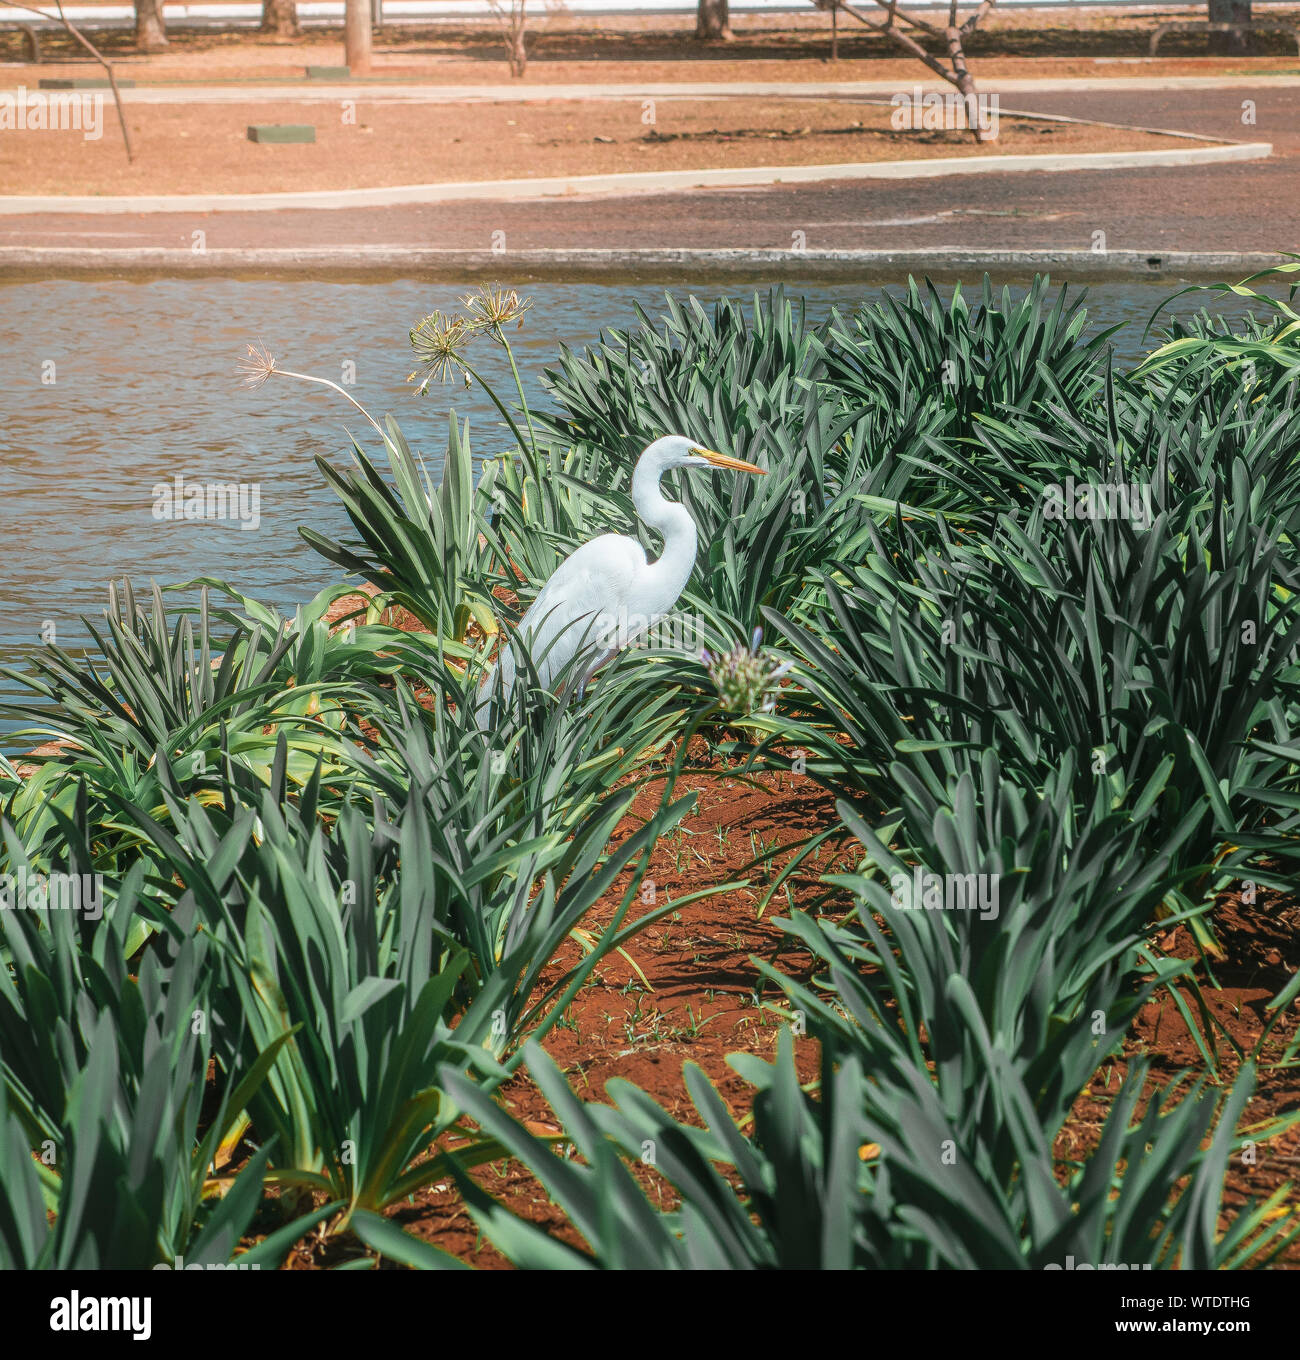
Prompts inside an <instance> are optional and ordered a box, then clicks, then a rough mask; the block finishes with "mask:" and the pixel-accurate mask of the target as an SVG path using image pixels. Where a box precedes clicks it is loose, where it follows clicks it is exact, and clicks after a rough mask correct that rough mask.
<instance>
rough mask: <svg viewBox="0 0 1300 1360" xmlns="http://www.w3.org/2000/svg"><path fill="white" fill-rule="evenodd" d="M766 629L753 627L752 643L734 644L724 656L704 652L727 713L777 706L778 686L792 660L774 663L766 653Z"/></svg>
mask: <svg viewBox="0 0 1300 1360" xmlns="http://www.w3.org/2000/svg"><path fill="white" fill-rule="evenodd" d="M762 646H763V630H762V629H761V628H755V629H754V635H753V637H752V638H750V641H749V646H748V647H745V646H738V647H733V648H732V649H731V651H729V652H723V653H722V655H721V656H713V655H712V654H711V653H710V652H701V653H700V660H701V661H702V662H703V663H704V665H705V666H706V667H707V668H708V672H709V678H710V679H711V680H712V681H713V687H714V689H716V690H717V692H718V703H719V705H720V706H721V707H722V709H723V710H724V711H725V712H727V713H739V714H744V713H770V712H771V711H772V710H773V709H774V708H775V707H776V686H777V684H778V683H779V682H780V681H781V680H782V679H783V678H784V677H785V676H786V675H787V674H788V673H789V671H790V669H791V667H792V665H793V663H792V662H789V661H783V662H781V663H780V664H779V665H775V664H773V662H772V660H771V658H770V657H768V656H766V655H764V653H763V651H762Z"/></svg>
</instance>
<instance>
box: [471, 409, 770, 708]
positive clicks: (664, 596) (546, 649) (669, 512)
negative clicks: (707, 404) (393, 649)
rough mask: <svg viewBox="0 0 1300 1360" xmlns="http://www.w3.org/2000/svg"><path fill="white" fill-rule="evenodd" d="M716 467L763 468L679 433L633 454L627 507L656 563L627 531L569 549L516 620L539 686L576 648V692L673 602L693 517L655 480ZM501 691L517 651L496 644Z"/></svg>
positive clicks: (482, 696)
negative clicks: (650, 535) (658, 542)
mask: <svg viewBox="0 0 1300 1360" xmlns="http://www.w3.org/2000/svg"><path fill="white" fill-rule="evenodd" d="M675 467H682V468H692V467H722V468H732V469H734V470H736V471H738V472H756V473H759V474H761V473H762V471H763V469H762V468H759V467H755V466H754V465H753V464H752V463H745V462H742V461H741V460H740V459H738V458H729V457H727V456H726V455H725V454H721V453H714V452H713V451H712V450H711V449H703V448H701V447H700V446H699V445H698V444H696V443H694V442H692V441H691V440H689V439H686V438H684V437H683V436H681V435H667V436H665V437H664V438H663V439H656V440H655V442H654V443H653V444H651V445H650V446H649V448H647V449H646V450H645V452H644V453H642V455H641V457H640V458H639V459H638V460H637V465H636V470H635V471H634V472H633V474H632V504H633V505H634V506H635V507H636V512H637V514H638V515H639V516H640V517H641V520H642V522H643V523H644V524H646V525H647V526H648V527H649V528H651V529H654V530H656V531H657V532H658V533H659V534H661V535H662V536H663V541H664V546H663V552H661V553H660V554H659V557H658V559H657V560H656V561H654V562H651V561H649V559H648V558H647V557H646V554H645V549H644V548H643V547H642V546H641V545H640V543H638V542H637V540H636V539H634V538H629V537H628V536H627V535H626V534H602V535H601V536H600V537H599V538H593V539H592V540H591V542H590V543H584V544H583V545H582V547H580V548H578V549H576V550H575V551H574V552H572V553H570V554H569V556H568V557H566V558H565V559H564V561H563V562H561V563H560V565H559V567H557V568H556V570H555V572H554V574H553V575H552V576H551V578H550V579H549V580H548V581H547V582H546V584H545V585H544V586H543V587H542V588H541V590H540V591H539V592H538V595H537V598H536V599H535V600H534V601H533V603H532V604H531V605H530V606H529V609H528V612H527V613H526V614H525V615H524V617H523V618H522V619H521V620H520V622H519V636H520V640H521V641H522V642H523V643H524V645H525V646H526V647H527V648H528V653H529V656H530V657H531V658H532V661H533V665H534V666H535V667H536V669H537V677H538V680H539V681H540V682H541V684H542V686H543V687H544V688H545V689H548V690H549V689H552V688H554V681H555V680H556V678H557V677H558V676H560V675H561V674H562V673H563V672H564V670H565V667H566V666H568V665H569V663H570V662H571V661H572V660H573V659H574V657H575V656H577V655H579V654H581V655H582V658H583V662H582V664H581V667H580V670H578V671H575V674H577V676H578V681H579V689H581V688H582V687H583V686H585V685H586V683H587V681H588V680H590V679H591V677H592V675H593V674H594V673H595V671H597V670H598V669H599V668H600V667H601V666H603V665H604V664H605V662H606V661H608V660H609V659H610V658H611V657H612V656H613V655H614V654H615V652H617V651H618V650H619V648H620V647H623V646H626V645H627V644H628V643H629V642H630V641H632V640H633V639H634V638H635V637H637V636H638V635H639V634H640V633H643V632H645V630H646V629H647V628H650V627H651V626H653V625H654V624H655V623H656V622H658V621H659V620H660V619H662V618H663V617H664V615H666V614H667V613H668V612H669V610H671V609H672V607H673V605H675V604H676V603H677V600H678V598H679V597H680V596H681V593H682V591H683V590H685V589H686V583H687V581H689V580H690V577H691V571H692V570H693V568H694V566H695V550H696V532H695V521H694V520H693V519H692V518H691V516H690V513H689V511H687V509H686V507H685V506H683V505H679V504H678V503H677V502H676V501H670V500H669V499H668V498H667V497H666V496H665V495H664V494H663V491H662V490H661V489H660V486H659V482H660V479H661V478H662V477H663V475H664V473H665V472H667V471H668V470H669V469H670V468H675ZM498 664H499V665H500V667H501V692H502V695H503V697H509V695H510V692H511V690H512V689H513V688H514V680H515V658H514V656H513V654H512V652H511V650H510V647H509V646H508V645H506V646H503V647H502V649H501V653H500V656H499V657H498ZM492 685H493V681H492V671H491V670H489V671H488V673H487V675H486V677H485V678H484V680H483V683H482V685H481V686H480V688H479V700H478V715H477V716H478V721H479V725H480V726H482V727H486V726H487V725H488V722H489V719H490V715H491V696H492Z"/></svg>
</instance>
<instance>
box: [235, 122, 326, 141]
mask: <svg viewBox="0 0 1300 1360" xmlns="http://www.w3.org/2000/svg"><path fill="white" fill-rule="evenodd" d="M248 140H249V141H250V142H314V141H315V140H316V129H315V128H314V127H313V126H312V125H311V124H310V123H250V124H249V126H248Z"/></svg>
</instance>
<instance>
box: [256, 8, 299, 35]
mask: <svg viewBox="0 0 1300 1360" xmlns="http://www.w3.org/2000/svg"><path fill="white" fill-rule="evenodd" d="M301 31H302V30H301V29H300V28H299V26H298V5H297V0H263V3H262V32H263V33H274V34H275V35H276V36H277V37H280V38H296V37H297V36H298V35H299V33H300V32H301Z"/></svg>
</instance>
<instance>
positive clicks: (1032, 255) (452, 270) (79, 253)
mask: <svg viewBox="0 0 1300 1360" xmlns="http://www.w3.org/2000/svg"><path fill="white" fill-rule="evenodd" d="M1286 258H1287V257H1285V256H1283V255H1278V254H1274V253H1272V252H1266V251H1154V250H1153V251H1140V250H1112V251H1106V252H1096V251H1090V250H1051V249H1044V250H972V249H966V248H964V247H954V248H949V249H936V250H806V251H793V250H692V249H647V250H512V251H509V252H508V253H502V254H493V253H492V252H491V251H485V250H440V249H436V248H400V247H395V246H365V245H356V246H321V247H310V248H305V249H300V250H299V249H279V248H257V249H246V250H245V249H227V248H221V249H212V250H206V251H203V252H201V253H195V252H193V251H190V250H185V249H171V248H164V247H139V248H137V247H131V248H125V249H105V248H100V247H90V246H46V247H28V246H0V278H18V279H22V278H32V277H42V278H48V277H59V276H67V275H77V276H85V275H98V276H101V277H103V276H113V275H123V274H130V275H154V276H175V275H191V276H195V275H200V276H201V275H221V276H229V275H231V274H234V273H239V274H242V275H261V276H307V277H310V276H322V277H325V276H328V277H331V278H337V277H338V276H339V275H340V274H346V275H347V276H349V277H350V278H375V277H386V278H420V279H425V280H427V281H429V282H461V281H463V280H466V279H485V278H491V279H503V278H504V279H508V280H510V281H511V282H520V283H523V282H530V281H543V280H556V281H566V280H574V279H583V280H590V281H595V282H601V283H620V282H627V281H635V280H642V279H648V280H657V279H662V280H665V281H669V280H671V281H672V282H675V283H681V282H706V281H710V280H717V281H723V280H729V279H737V280H738V279H744V280H745V281H747V282H750V283H752V282H753V280H754V279H755V277H760V278H762V279H765V280H766V279H772V280H777V279H800V280H805V281H813V280H829V281H840V282H862V283H870V282H880V281H890V280H897V279H898V278H899V276H900V275H902V274H905V273H909V272H910V273H916V274H927V275H930V276H931V277H933V278H946V279H951V278H956V277H958V276H963V277H966V278H970V277H972V276H976V275H979V274H982V273H983V272H985V271H986V270H987V271H988V272H990V273H996V274H998V275H999V276H1003V277H1005V276H1008V275H1009V276H1017V275H1023V276H1028V275H1031V274H1034V273H1042V272H1051V273H1053V274H1057V275H1058V276H1059V275H1062V274H1063V275H1065V276H1067V277H1069V278H1077V279H1081V280H1097V281H1100V280H1106V279H1132V278H1149V279H1163V280H1167V281H1175V280H1178V279H1214V280H1220V279H1236V278H1239V277H1241V276H1243V275H1245V274H1250V273H1254V272H1255V271H1257V270H1261V269H1268V268H1270V267H1271V266H1273V265H1277V264H1282V263H1285V261H1286Z"/></svg>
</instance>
